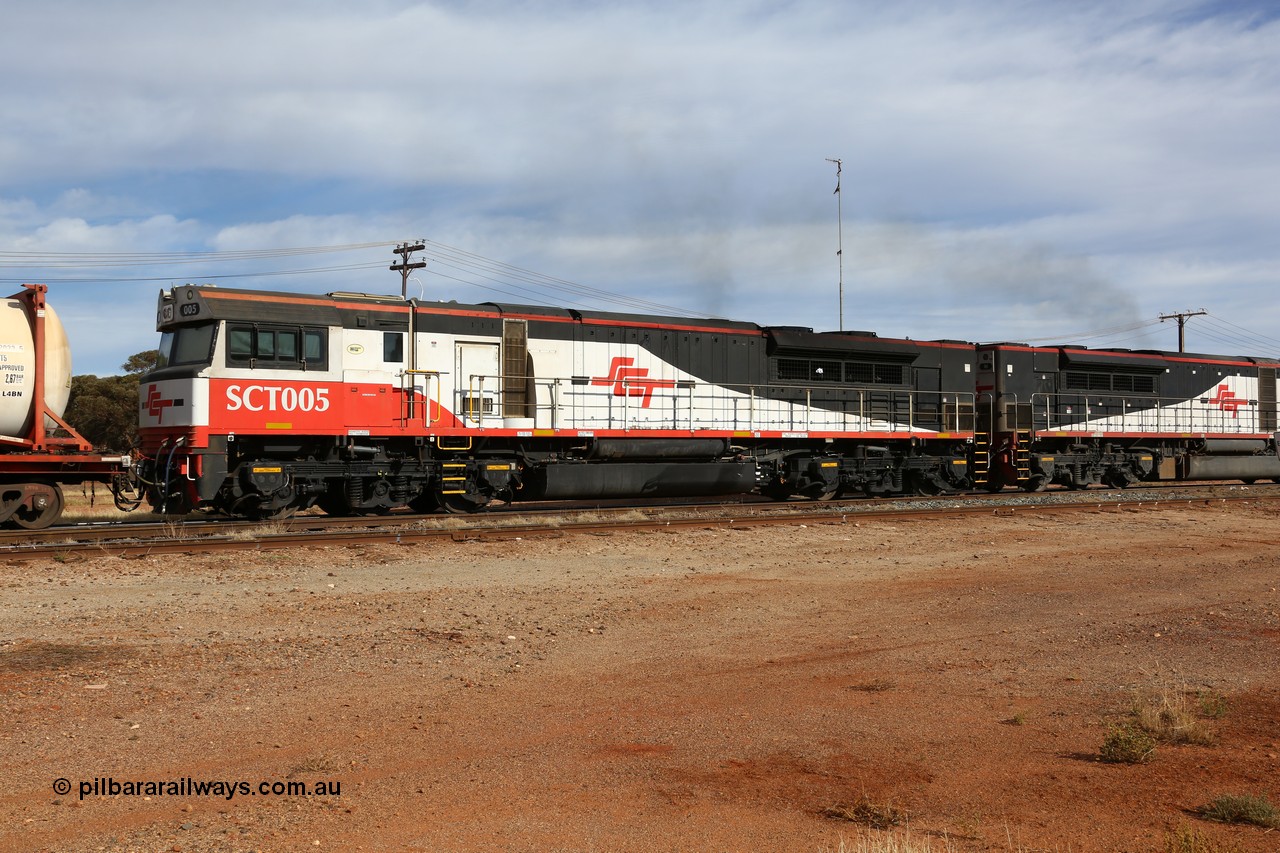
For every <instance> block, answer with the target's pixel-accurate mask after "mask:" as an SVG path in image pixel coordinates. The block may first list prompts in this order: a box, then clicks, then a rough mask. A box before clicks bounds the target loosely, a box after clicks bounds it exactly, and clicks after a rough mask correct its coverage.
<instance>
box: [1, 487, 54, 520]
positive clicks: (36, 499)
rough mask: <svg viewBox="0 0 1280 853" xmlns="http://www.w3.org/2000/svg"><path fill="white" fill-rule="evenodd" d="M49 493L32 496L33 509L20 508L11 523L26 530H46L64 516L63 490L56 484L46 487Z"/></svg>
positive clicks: (15, 512) (11, 518) (10, 518)
mask: <svg viewBox="0 0 1280 853" xmlns="http://www.w3.org/2000/svg"><path fill="white" fill-rule="evenodd" d="M45 488H46V489H48V491H47V492H44V493H41V494H36V495H33V496H32V502H33V503H36V504H40V505H39V506H33V507H18V509H17V510H15V511H14V513H13V515H11V516H10V517H9V522H11V523H13V524H14V525H15V526H17V527H21V528H23V529H24V530H44V529H45V528H46V527H48V526H49V525H51V524H53V523H54V522H55V521H57V520H58V518H59V517H61V515H62V506H63V501H62V489H61V488H59V487H58V485H57V484H56V483H49V484H48V485H46V486H45Z"/></svg>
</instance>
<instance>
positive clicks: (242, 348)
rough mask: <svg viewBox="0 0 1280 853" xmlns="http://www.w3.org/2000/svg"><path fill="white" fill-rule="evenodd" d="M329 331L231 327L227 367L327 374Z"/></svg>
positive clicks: (254, 325)
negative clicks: (315, 371) (318, 371)
mask: <svg viewBox="0 0 1280 853" xmlns="http://www.w3.org/2000/svg"><path fill="white" fill-rule="evenodd" d="M328 340H329V330H328V329H316V328H305V327H299V326H277V325H272V324H268V323H228V324H227V366H228V367H247V368H250V369H258V370H327V369H328V367H329V347H328Z"/></svg>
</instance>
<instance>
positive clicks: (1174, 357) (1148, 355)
mask: <svg viewBox="0 0 1280 853" xmlns="http://www.w3.org/2000/svg"><path fill="white" fill-rule="evenodd" d="M978 349H981V350H984V351H986V350H1008V351H1010V352H1058V351H1059V350H1062V351H1063V352H1065V353H1073V354H1076V355H1082V356H1090V355H1097V356H1106V357H1107V358H1133V359H1144V360H1151V359H1158V360H1160V361H1176V362H1180V363H1182V364H1222V365H1227V366H1230V367H1249V368H1252V367H1257V365H1256V364H1254V363H1253V362H1252V361H1230V360H1227V359H1216V358H1187V357H1186V356H1185V355H1178V354H1176V353H1168V354H1166V353H1160V352H1109V351H1107V350H1097V349H1080V348H1079V347H1069V346H1068V347H1030V346H1015V345H1010V344H980V345H979V346H978Z"/></svg>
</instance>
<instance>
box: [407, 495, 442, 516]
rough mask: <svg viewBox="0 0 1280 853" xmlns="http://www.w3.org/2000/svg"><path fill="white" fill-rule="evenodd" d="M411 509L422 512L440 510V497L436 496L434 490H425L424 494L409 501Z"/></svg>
mask: <svg viewBox="0 0 1280 853" xmlns="http://www.w3.org/2000/svg"><path fill="white" fill-rule="evenodd" d="M409 509H411V510H413V511H414V512H422V513H428V512H439V511H440V499H439V498H438V497H436V495H435V493H434V492H431V491H424V492H423V493H422V494H420V495H418V496H417V497H416V498H413V499H412V500H411V501H409Z"/></svg>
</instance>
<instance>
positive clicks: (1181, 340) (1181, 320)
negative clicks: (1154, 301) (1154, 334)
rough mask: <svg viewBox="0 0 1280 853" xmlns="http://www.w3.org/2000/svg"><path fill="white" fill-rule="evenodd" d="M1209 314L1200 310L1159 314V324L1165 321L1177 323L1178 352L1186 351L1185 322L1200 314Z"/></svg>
mask: <svg viewBox="0 0 1280 853" xmlns="http://www.w3.org/2000/svg"><path fill="white" fill-rule="evenodd" d="M1208 313H1209V312H1208V311H1206V310H1204V309H1203V308H1201V309H1200V310H1199V311H1179V312H1177V313H1175V314H1161V315H1160V322H1161V323H1163V322H1164V321H1165V320H1177V321H1178V352H1186V351H1187V331H1186V330H1187V320H1188V319H1189V318H1191V317H1199V316H1200V315H1201V314H1208Z"/></svg>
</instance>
